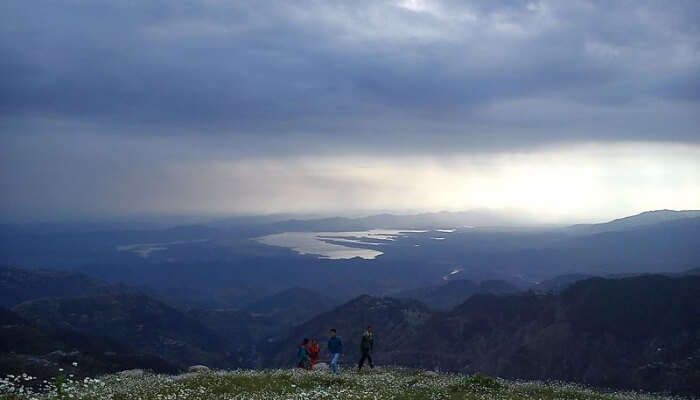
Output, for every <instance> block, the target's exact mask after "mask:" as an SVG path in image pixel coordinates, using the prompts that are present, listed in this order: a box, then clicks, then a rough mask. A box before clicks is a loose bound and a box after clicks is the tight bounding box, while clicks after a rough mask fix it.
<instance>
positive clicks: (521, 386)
mask: <svg viewBox="0 0 700 400" xmlns="http://www.w3.org/2000/svg"><path fill="white" fill-rule="evenodd" d="M30 378H31V377H30ZM31 381H32V379H28V378H27V377H21V376H20V377H12V378H10V379H9V380H3V379H0V400H29V399H36V400H45V399H55V398H78V399H84V400H92V399H95V400H96V399H171V400H215V399H216V400H220V399H221V400H223V399H265V400H275V399H329V400H330V399H382V400H391V399H395V400H400V399H417V400H418V399H425V400H427V399H445V400H449V399H455V400H456V399H460V400H470V399H474V400H476V399H503V400H506V399H512V400H517V399H541V400H550V399H552V400H553V399H578V400H629V399H640V400H662V399H669V400H670V399H671V398H670V397H664V396H658V395H647V394H642V393H636V392H599V391H594V390H591V389H588V388H585V387H582V386H576V385H571V384H563V383H542V382H513V381H506V380H502V379H494V378H490V377H488V376H484V375H455V374H438V373H435V372H424V371H418V370H407V369H396V368H377V369H375V370H374V371H372V372H370V373H361V374H358V373H356V372H343V373H341V374H340V375H338V376H335V375H331V374H329V373H327V372H323V371H314V372H307V371H302V370H268V371H253V370H237V371H216V372H204V373H199V374H194V373H189V374H183V375H176V376H172V375H150V374H144V373H142V372H141V371H129V372H125V373H122V374H116V375H107V376H103V377H101V378H99V379H90V378H88V379H85V380H82V381H77V382H74V381H71V380H70V379H68V380H65V381H63V380H60V381H58V382H59V383H58V384H56V383H53V382H52V383H48V384H45V385H43V386H40V387H38V388H34V389H30V390H29V392H27V390H26V389H27V388H24V390H23V392H22V393H18V392H19V388H20V387H21V384H22V383H27V382H31Z"/></svg>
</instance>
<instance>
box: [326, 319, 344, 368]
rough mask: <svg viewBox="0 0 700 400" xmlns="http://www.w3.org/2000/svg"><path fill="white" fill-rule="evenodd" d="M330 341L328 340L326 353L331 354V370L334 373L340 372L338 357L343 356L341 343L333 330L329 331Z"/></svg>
mask: <svg viewBox="0 0 700 400" xmlns="http://www.w3.org/2000/svg"><path fill="white" fill-rule="evenodd" d="M329 333H330V336H331V337H330V339H328V352H329V353H330V354H331V370H332V371H333V372H334V373H336V374H337V373H339V372H340V366H339V365H338V363H339V362H340V357H341V356H342V354H343V341H342V340H341V339H340V338H339V337H338V336H337V334H338V333H337V332H336V330H335V328H333V329H331V330H330V332H329Z"/></svg>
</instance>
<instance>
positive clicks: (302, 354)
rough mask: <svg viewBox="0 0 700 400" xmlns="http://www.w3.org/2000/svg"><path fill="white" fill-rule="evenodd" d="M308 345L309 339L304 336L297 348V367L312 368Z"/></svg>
mask: <svg viewBox="0 0 700 400" xmlns="http://www.w3.org/2000/svg"><path fill="white" fill-rule="evenodd" d="M308 345H309V339H307V338H304V340H303V341H302V342H301V344H300V345H299V348H298V349H297V367H299V368H304V369H311V357H310V356H309V350H307V346H308Z"/></svg>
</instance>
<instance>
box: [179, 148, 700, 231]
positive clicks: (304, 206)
mask: <svg viewBox="0 0 700 400" xmlns="http://www.w3.org/2000/svg"><path fill="white" fill-rule="evenodd" d="M698 160H700V147H689V146H682V145H658V144H653V145H652V144H632V145H631V144H622V143H620V144H610V145H594V144H591V145H581V146H576V147H571V148H551V149H548V150H542V151H537V152H528V153H498V154H479V155H462V156H459V155H457V156H454V155H453V156H449V157H445V158H435V157H427V156H416V157H410V156H403V157H400V156H397V157H369V156H337V157H333V156H323V157H308V156H306V157H289V158H283V159H247V160H240V161H231V162H219V163H213V164H204V165H180V166H175V167H174V168H173V169H172V170H171V171H170V173H171V174H173V176H174V177H175V176H179V177H187V178H185V179H186V180H187V181H189V182H192V184H193V185H194V186H195V190H189V191H188V193H191V194H192V195H191V196H190V197H191V198H190V199H189V200H187V201H186V202H185V203H186V204H190V205H192V204H197V205H198V206H199V207H203V208H201V209H200V210H201V211H204V210H209V211H212V210H216V211H217V212H221V213H225V212H233V211H239V212H240V211H247V212H250V211H253V210H254V211H256V212H329V213H333V212H339V213H344V212H348V211H353V210H368V209H369V210H371V209H383V210H395V211H405V210H425V211H437V210H445V211H463V210H469V209H477V208H487V209H492V210H503V211H509V212H519V213H524V214H527V215H529V216H531V217H533V218H534V219H536V220H540V221H542V222H560V221H570V220H590V219H596V220H597V219H601V220H604V219H608V218H617V217H621V216H624V215H629V214H632V213H637V212H641V211H646V210H653V209H660V208H673V209H693V208H700V178H699V177H700V163H698ZM201 171H207V173H206V175H207V179H206V180H205V181H202V180H198V179H197V178H196V176H195V175H200V172H201ZM204 193H207V194H208V195H207V196H206V198H205V196H201V195H199V194H204ZM224 199H226V200H224ZM181 207H182V209H181V211H188V207H187V206H186V205H185V204H182V206H181ZM189 211H194V210H189Z"/></svg>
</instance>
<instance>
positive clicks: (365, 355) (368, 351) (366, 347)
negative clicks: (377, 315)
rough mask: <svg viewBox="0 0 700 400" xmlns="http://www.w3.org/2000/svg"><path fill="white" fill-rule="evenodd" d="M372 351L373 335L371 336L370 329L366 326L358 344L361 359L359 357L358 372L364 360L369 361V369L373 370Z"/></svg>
mask: <svg viewBox="0 0 700 400" xmlns="http://www.w3.org/2000/svg"><path fill="white" fill-rule="evenodd" d="M372 350H374V335H373V334H372V327H371V326H368V327H367V330H366V331H365V333H363V334H362V341H361V342H360V351H361V352H362V357H360V363H359V364H358V366H357V370H358V371H359V370H361V369H362V365H364V363H365V360H367V361H369V367H370V368H374V363H372Z"/></svg>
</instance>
